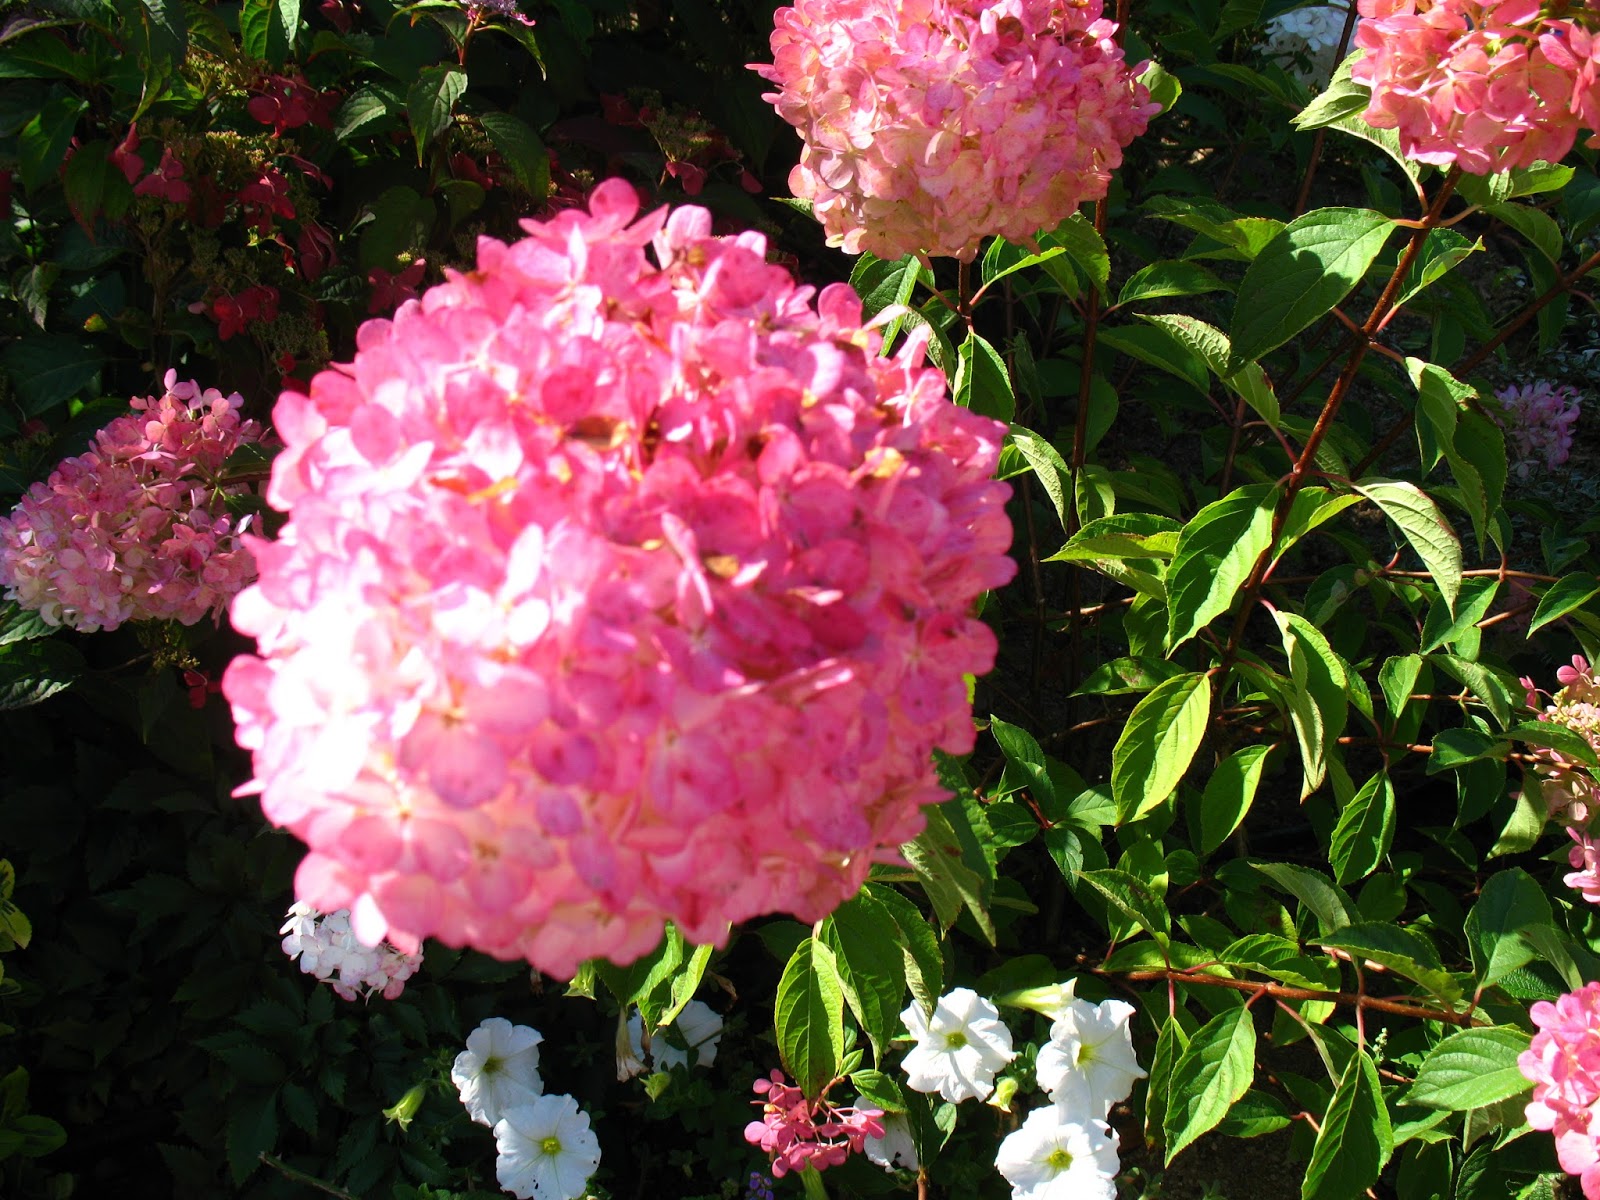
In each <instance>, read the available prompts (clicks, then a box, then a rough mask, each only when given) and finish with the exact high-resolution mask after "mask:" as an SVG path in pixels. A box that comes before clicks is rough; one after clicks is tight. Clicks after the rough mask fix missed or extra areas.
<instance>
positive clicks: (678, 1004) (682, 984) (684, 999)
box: [641, 945, 716, 1028]
mask: <svg viewBox="0 0 1600 1200" xmlns="http://www.w3.org/2000/svg"><path fill="white" fill-rule="evenodd" d="M715 949H716V947H715V946H711V945H705V946H696V947H695V948H694V953H693V954H691V955H690V956H689V961H688V962H686V963H684V964H683V967H682V968H681V969H680V970H679V971H678V972H677V973H676V974H675V975H673V976H672V987H671V989H670V993H669V994H670V998H669V1000H668V1002H667V1004H666V1007H665V1008H663V1009H662V1010H661V1011H660V1012H659V1013H656V1014H655V1015H654V1019H653V1024H655V1026H656V1027H657V1028H662V1027H665V1026H667V1025H670V1024H672V1022H674V1021H676V1020H677V1019H678V1014H679V1013H681V1012H683V1010H684V1008H686V1007H687V1006H688V1003H689V1001H691V1000H693V999H694V994H695V992H696V991H698V990H699V988H700V981H701V980H702V979H704V978H705V975H706V967H708V966H709V965H710V964H711V954H712V951H714V950H715ZM642 1009H643V1006H641V1015H643V1014H642Z"/></svg>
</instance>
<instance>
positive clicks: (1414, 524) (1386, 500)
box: [1355, 477, 1461, 612]
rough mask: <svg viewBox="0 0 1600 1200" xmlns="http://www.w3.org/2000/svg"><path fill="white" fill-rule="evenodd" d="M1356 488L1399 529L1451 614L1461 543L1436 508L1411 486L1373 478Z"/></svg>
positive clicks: (1457, 589) (1457, 585)
mask: <svg viewBox="0 0 1600 1200" xmlns="http://www.w3.org/2000/svg"><path fill="white" fill-rule="evenodd" d="M1355 488H1356V491H1358V492H1360V493H1361V494H1362V495H1363V496H1365V497H1366V498H1367V499H1368V500H1371V501H1372V502H1373V503H1374V504H1376V505H1377V506H1378V507H1379V508H1381V509H1382V510H1383V512H1384V515H1385V516H1387V517H1388V518H1389V519H1390V520H1391V521H1393V522H1394V523H1395V524H1396V525H1398V526H1399V527H1400V532H1401V533H1403V534H1405V536H1406V540H1407V541H1408V542H1410V543H1411V548H1412V549H1413V550H1415V551H1416V552H1417V557H1418V558H1420V559H1422V564H1423V566H1425V567H1427V568H1428V571H1429V572H1430V573H1431V574H1432V576H1433V582H1434V584H1435V585H1436V586H1437V587H1438V589H1439V594H1440V595H1441V596H1443V597H1444V600H1445V603H1446V604H1447V605H1448V606H1449V607H1450V611H1451V612H1454V611H1455V608H1456V597H1457V596H1458V595H1460V593H1461V542H1460V540H1459V539H1458V538H1457V537H1456V534H1455V530H1453V529H1451V528H1450V523H1449V522H1448V521H1446V520H1445V519H1444V514H1443V513H1441V512H1440V511H1439V507H1438V505H1436V504H1435V503H1434V502H1433V501H1432V500H1431V499H1429V497H1428V496H1427V495H1426V494H1425V493H1424V492H1423V491H1422V489H1421V488H1419V487H1417V485H1416V484H1414V483H1402V482H1400V481H1398V480H1393V479H1380V478H1377V477H1373V478H1370V479H1363V480H1362V481H1361V482H1360V483H1358V484H1356V485H1355Z"/></svg>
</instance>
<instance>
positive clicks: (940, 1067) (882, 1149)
mask: <svg viewBox="0 0 1600 1200" xmlns="http://www.w3.org/2000/svg"><path fill="white" fill-rule="evenodd" d="M1007 1002H1008V1003H1015V1004H1018V1005H1020V1006H1023V1007H1029V1008H1034V1009H1037V1010H1038V1011H1041V1012H1043V1013H1045V1015H1047V1016H1050V1017H1052V1018H1053V1023H1052V1025H1051V1027H1050V1040H1049V1041H1048V1042H1046V1043H1045V1045H1044V1046H1043V1047H1041V1048H1040V1051H1039V1057H1038V1065H1037V1070H1038V1079H1039V1085H1040V1086H1041V1087H1042V1088H1044V1089H1045V1091H1046V1092H1047V1093H1049V1096H1050V1101H1051V1102H1050V1104H1049V1105H1047V1106H1045V1107H1043V1108H1038V1109H1035V1110H1034V1111H1033V1112H1031V1113H1029V1114H1028V1116H1027V1118H1026V1119H1025V1120H1024V1121H1023V1123H1022V1127H1021V1128H1020V1129H1018V1130H1016V1131H1015V1132H1014V1133H1012V1134H1010V1135H1009V1136H1007V1138H1006V1139H1005V1140H1004V1141H1003V1142H1001V1143H1000V1151H999V1154H998V1155H997V1156H996V1159H995V1166H996V1168H997V1169H998V1170H999V1171H1000V1174H1002V1175H1003V1176H1005V1178H1006V1180H1007V1182H1009V1183H1010V1184H1011V1196H1012V1200H1067V1198H1068V1197H1070V1198H1071V1200H1116V1184H1115V1182H1114V1181H1115V1178H1116V1174H1117V1170H1118V1168H1119V1167H1120V1165H1121V1164H1120V1161H1119V1159H1118V1157H1117V1135H1116V1133H1115V1132H1114V1131H1113V1130H1112V1129H1111V1126H1110V1125H1109V1124H1107V1121H1106V1118H1107V1117H1108V1116H1109V1115H1110V1113H1111V1107H1112V1105H1114V1104H1116V1103H1118V1102H1120V1101H1122V1100H1126V1099H1127V1098H1128V1095H1129V1093H1131V1092H1132V1091H1133V1084H1134V1081H1135V1080H1137V1079H1142V1078H1144V1074H1145V1072H1144V1071H1143V1070H1142V1069H1141V1068H1140V1066H1139V1062H1138V1059H1137V1058H1136V1057H1135V1056H1134V1052H1133V1032H1132V1028H1131V1026H1130V1024H1129V1021H1130V1019H1131V1018H1132V1016H1133V1012H1134V1010H1133V1006H1132V1005H1131V1004H1124V1003H1123V1002H1122V1001H1120V1000H1105V1001H1102V1002H1101V1003H1099V1004H1090V1003H1089V1002H1088V1001H1085V1000H1079V999H1077V997H1076V996H1075V995H1074V985H1073V984H1072V983H1066V984H1060V985H1057V986H1054V987H1050V988H1042V989H1035V990H1034V991H1033V992H1031V993H1019V994H1017V995H1016V996H1013V997H1012V998H1010V999H1009V1000H1007ZM900 1015H901V1019H902V1020H903V1021H904V1022H905V1025H906V1029H907V1030H909V1031H910V1033H911V1036H912V1037H913V1038H915V1039H916V1045H915V1046H914V1047H912V1049H911V1050H910V1051H909V1052H908V1053H907V1054H906V1057H905V1061H904V1063H903V1064H902V1065H903V1067H904V1069H905V1072H906V1083H907V1085H908V1086H910V1087H911V1088H913V1089H915V1090H916V1091H919V1092H937V1093H938V1094H939V1095H940V1096H942V1097H943V1098H944V1099H946V1100H948V1101H950V1102H951V1103H952V1104H959V1103H960V1102H961V1101H963V1100H967V1099H978V1100H981V1099H983V1098H984V1097H986V1096H988V1095H989V1093H990V1092H991V1091H993V1090H994V1080H995V1075H996V1073H997V1072H999V1071H1000V1070H1002V1069H1004V1067H1005V1066H1006V1064H1007V1063H1009V1062H1010V1061H1011V1060H1012V1059H1013V1058H1014V1057H1016V1055H1015V1052H1014V1051H1013V1050H1012V1046H1011V1032H1010V1030H1008V1029H1007V1028H1006V1027H1005V1025H1004V1023H1003V1022H1002V1021H1001V1020H1000V1013H999V1010H998V1009H997V1008H996V1007H995V1006H994V1004H993V1003H992V1002H990V1001H988V1000H986V999H984V998H983V997H982V996H979V995H978V994H977V993H976V992H974V991H972V989H970V988H956V989H955V990H954V991H952V992H951V993H950V994H949V995H947V996H943V997H941V998H940V999H939V1002H938V1003H937V1004H936V1005H935V1006H934V1010H933V1013H932V1015H931V1016H927V1017H925V1016H924V1015H923V1012H922V1009H921V1008H920V1007H919V1006H918V1005H915V1004H913V1005H912V1006H911V1007H910V1008H908V1009H906V1011H905V1012H903V1013H902V1014H900ZM885 1124H886V1129H885V1136H884V1138H883V1139H882V1141H881V1142H880V1144H879V1146H878V1147H876V1149H877V1153H876V1154H874V1153H873V1149H874V1147H872V1146H871V1145H870V1144H869V1147H868V1154H869V1157H871V1158H872V1161H873V1162H876V1163H878V1164H879V1165H880V1166H895V1165H899V1166H915V1165H916V1152H915V1150H914V1149H913V1148H912V1147H911V1146H910V1142H909V1137H907V1138H906V1144H905V1147H904V1151H903V1152H901V1151H900V1150H899V1148H898V1147H896V1148H895V1151H894V1152H887V1151H888V1143H889V1142H890V1141H891V1138H892V1136H893V1132H894V1131H893V1130H892V1129H890V1128H888V1123H887V1122H886V1123H885ZM905 1155H909V1160H907V1158H906V1157H905Z"/></svg>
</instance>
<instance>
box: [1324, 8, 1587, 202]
mask: <svg viewBox="0 0 1600 1200" xmlns="http://www.w3.org/2000/svg"><path fill="white" fill-rule="evenodd" d="M1358 7H1359V9H1360V11H1361V15H1362V17H1363V18H1364V19H1363V20H1362V21H1361V23H1360V24H1359V25H1358V26H1357V28H1356V35H1355V44H1356V45H1357V46H1358V47H1359V48H1360V49H1361V50H1363V51H1365V54H1364V55H1363V57H1362V58H1360V59H1359V60H1358V61H1357V62H1356V64H1355V67H1354V69H1353V70H1352V71H1351V77H1352V78H1353V79H1355V80H1356V81H1357V82H1359V83H1365V84H1368V85H1369V86H1370V87H1371V88H1372V99H1371V100H1370V102H1369V103H1368V105H1367V109H1366V112H1365V113H1364V114H1363V116H1364V118H1365V120H1366V122H1367V123H1368V124H1369V125H1372V126H1373V127H1375V128H1378V129H1395V130H1398V131H1399V135H1400V147H1401V149H1402V150H1403V151H1404V152H1405V153H1406V155H1407V156H1409V157H1411V158H1415V159H1418V160H1419V161H1421V162H1426V163H1433V164H1435V165H1438V166H1448V165H1450V164H1452V163H1453V164H1455V165H1457V166H1459V167H1461V169H1462V170H1464V171H1467V172H1469V173H1471V174H1474V175H1486V174H1489V173H1490V172H1494V171H1505V170H1509V169H1511V168H1512V167H1527V166H1531V165H1532V164H1533V163H1535V162H1538V161H1540V160H1543V161H1546V162H1557V161H1559V160H1560V159H1561V158H1562V157H1563V156H1565V155H1566V153H1567V151H1569V150H1571V149H1572V144H1573V142H1574V141H1575V140H1576V139H1577V136H1578V131H1579V129H1589V130H1595V129H1600V83H1597V78H1596V71H1597V69H1600V44H1597V43H1596V41H1595V38H1594V35H1593V34H1592V33H1591V32H1590V25H1591V24H1592V23H1593V16H1594V10H1593V9H1592V8H1591V7H1590V6H1589V5H1588V4H1587V3H1581V2H1580V3H1576V4H1572V5H1564V6H1559V11H1560V12H1561V13H1562V14H1563V15H1561V16H1551V15H1548V14H1549V10H1548V9H1546V8H1545V7H1543V6H1542V5H1541V4H1540V0H1360V3H1359V5H1358ZM1588 144H1589V145H1594V144H1595V139H1592V138H1591V139H1590V141H1589V143H1588Z"/></svg>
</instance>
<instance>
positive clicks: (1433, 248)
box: [1394, 229, 1483, 310]
mask: <svg viewBox="0 0 1600 1200" xmlns="http://www.w3.org/2000/svg"><path fill="white" fill-rule="evenodd" d="M1482 249H1483V239H1482V238H1479V239H1478V240H1477V241H1475V242H1469V241H1468V240H1467V239H1466V238H1464V237H1462V236H1461V235H1460V234H1459V233H1457V232H1456V231H1455V230H1454V229H1433V230H1429V232H1428V236H1427V238H1425V239H1424V240H1423V243H1422V253H1421V254H1419V255H1418V256H1417V261H1416V263H1415V264H1414V265H1413V266H1412V268H1411V270H1410V271H1408V272H1407V273H1406V278H1405V283H1404V284H1403V286H1402V290H1401V292H1400V298H1399V299H1398V300H1396V301H1395V302H1394V306H1395V308H1396V309H1397V310H1398V309H1401V308H1404V307H1405V306H1406V305H1407V304H1409V303H1410V302H1411V301H1412V300H1415V299H1416V298H1417V297H1418V296H1420V295H1421V294H1422V293H1423V292H1425V291H1427V290H1428V289H1429V288H1430V287H1432V286H1433V285H1434V284H1435V283H1437V282H1439V280H1441V279H1443V278H1444V277H1445V276H1446V275H1448V274H1449V273H1450V272H1451V271H1453V270H1455V268H1456V267H1458V266H1460V265H1461V264H1462V263H1463V262H1465V261H1466V260H1467V259H1468V258H1470V257H1472V255H1474V254H1476V253H1477V252H1478V251H1479V250H1482Z"/></svg>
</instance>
